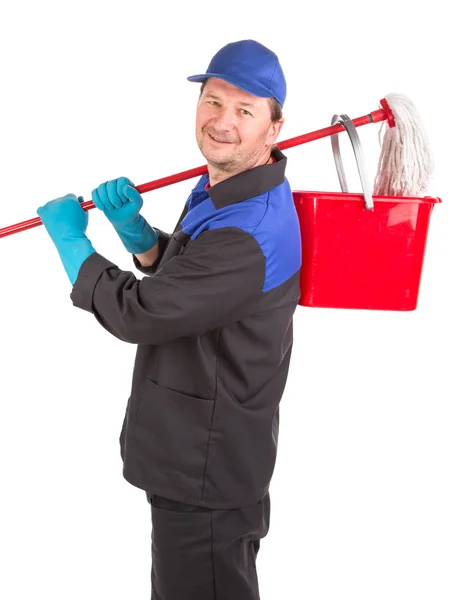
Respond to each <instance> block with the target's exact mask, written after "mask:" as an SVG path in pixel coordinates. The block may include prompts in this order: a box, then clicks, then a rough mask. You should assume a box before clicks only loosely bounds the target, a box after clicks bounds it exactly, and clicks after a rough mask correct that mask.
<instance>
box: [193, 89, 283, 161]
mask: <svg viewBox="0 0 474 600" xmlns="http://www.w3.org/2000/svg"><path fill="white" fill-rule="evenodd" d="M282 124H283V119H282V120H281V121H279V122H278V123H272V121H271V112H270V105H269V102H268V99H267V98H260V97H258V96H253V95H252V94H248V93H247V92H244V91H243V90H241V89H240V88H238V87H236V86H234V85H232V84H230V83H227V81H223V80H222V79H217V78H215V77H211V78H209V79H208V80H207V82H206V85H205V87H204V90H203V92H202V95H201V97H200V98H199V102H198V106H197V111H196V140H197V144H198V146H199V149H200V150H201V152H202V154H203V155H204V157H205V158H206V160H207V162H208V163H209V164H211V165H213V166H214V167H215V168H217V169H219V170H221V171H225V172H229V173H232V172H239V171H243V170H246V169H247V168H251V167H252V166H253V165H254V164H255V162H256V161H258V160H259V159H260V158H261V157H262V156H263V155H264V154H265V152H266V151H268V149H269V148H270V147H271V146H272V145H273V143H274V142H275V140H276V138H277V137H278V133H279V131H280V129H281V126H282Z"/></svg>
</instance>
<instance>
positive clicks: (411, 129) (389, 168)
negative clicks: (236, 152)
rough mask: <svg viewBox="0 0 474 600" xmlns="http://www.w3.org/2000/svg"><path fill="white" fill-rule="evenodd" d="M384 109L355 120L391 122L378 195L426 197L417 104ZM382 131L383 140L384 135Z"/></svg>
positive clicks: (145, 188)
mask: <svg viewBox="0 0 474 600" xmlns="http://www.w3.org/2000/svg"><path fill="white" fill-rule="evenodd" d="M380 104H381V106H382V108H381V109H378V110H375V111H373V112H371V113H369V114H367V115H364V116H363V117H358V118H356V119H354V120H353V121H352V123H353V125H354V127H360V126H361V125H367V124H369V123H378V122H380V121H387V123H386V124H382V129H383V127H384V125H385V127H386V130H385V133H384V139H383V143H381V146H382V149H381V154H380V158H379V164H378V169H377V175H376V181H375V189H374V194H375V195H381V196H387V195H393V196H397V195H398V196H410V195H411V196H418V195H420V194H423V193H424V192H425V190H426V188H427V186H428V183H429V180H430V178H431V175H432V172H433V168H434V163H433V158H432V155H431V151H430V147H429V144H428V141H427V136H426V132H425V129H424V126H423V124H422V122H421V119H420V116H419V114H418V111H417V110H416V108H415V106H414V105H413V103H412V102H411V101H410V100H409V99H408V98H407V97H406V96H404V95H402V94H388V95H387V96H386V98H383V99H382V100H380ZM382 129H381V130H380V132H379V141H380V134H381V131H382ZM342 131H344V127H343V125H341V124H340V123H337V124H335V125H332V126H331V127H325V128H324V129H320V130H317V131H313V132H311V133H307V134H304V135H300V136H297V137H294V138H291V139H289V140H285V141H283V142H281V143H277V144H276V145H277V146H278V148H279V149H280V150H285V149H286V148H291V147H292V146H297V145H299V144H304V143H306V142H310V141H313V140H316V139H320V138H323V137H328V136H331V135H335V134H337V133H340V132H342ZM205 173H207V166H206V165H204V166H201V167H196V168H194V169H190V170H188V171H183V172H181V173H177V174H175V175H170V176H167V177H162V178H161V179H157V180H155V181H151V182H149V183H144V184H141V185H138V186H136V189H137V190H138V192H140V193H141V194H142V193H145V192H149V191H151V190H155V189H158V188H161V187H165V186H168V185H171V184H173V183H177V182H179V181H184V180H186V179H191V178H193V177H197V176H200V175H203V174H205ZM82 208H83V209H84V210H90V209H92V208H95V206H94V203H93V202H92V201H86V202H83V203H82ZM40 225H42V221H41V219H40V218H39V217H35V218H34V219H29V220H27V221H22V222H21V223H17V224H16V225H10V226H8V227H4V228H2V229H0V238H1V237H5V236H8V235H12V234H14V233H18V232H20V231H25V230H27V229H31V228H33V227H38V226H40Z"/></svg>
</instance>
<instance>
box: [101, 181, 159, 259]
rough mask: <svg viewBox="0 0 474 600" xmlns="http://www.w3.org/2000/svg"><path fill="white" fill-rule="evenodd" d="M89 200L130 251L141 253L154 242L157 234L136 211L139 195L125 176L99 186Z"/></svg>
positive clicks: (139, 206) (140, 204) (139, 199)
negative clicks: (100, 211) (102, 213)
mask: <svg viewBox="0 0 474 600" xmlns="http://www.w3.org/2000/svg"><path fill="white" fill-rule="evenodd" d="M92 202H93V203H94V204H95V205H96V207H97V208H98V209H99V210H102V211H103V212H104V214H105V216H106V217H107V219H108V220H109V221H110V222H111V223H112V225H113V226H114V228H115V231H116V232H117V233H118V236H119V238H120V239H121V240H122V243H123V245H124V246H125V248H126V249H127V251H128V252H130V253H131V254H143V253H144V252H147V251H148V250H150V249H151V248H153V246H154V245H155V244H156V242H157V241H158V233H157V232H156V231H155V230H154V229H153V227H152V226H151V225H149V223H148V222H147V221H146V220H145V219H144V218H143V216H142V215H140V214H139V212H140V210H141V208H142V206H143V198H142V197H141V195H140V193H139V192H138V191H137V190H136V188H135V187H134V186H133V183H132V182H131V181H130V179H128V177H119V178H118V179H113V180H112V181H107V182H106V183H102V184H101V185H99V187H98V188H96V189H95V190H93V192H92Z"/></svg>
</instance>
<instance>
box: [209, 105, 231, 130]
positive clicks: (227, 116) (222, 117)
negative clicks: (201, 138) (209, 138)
mask: <svg viewBox="0 0 474 600" xmlns="http://www.w3.org/2000/svg"><path fill="white" fill-rule="evenodd" d="M213 125H214V127H215V129H216V130H217V131H231V130H232V129H233V128H234V125H235V113H234V111H233V110H232V109H231V108H223V107H221V108H220V109H219V110H218V111H217V114H216V115H214V119H213Z"/></svg>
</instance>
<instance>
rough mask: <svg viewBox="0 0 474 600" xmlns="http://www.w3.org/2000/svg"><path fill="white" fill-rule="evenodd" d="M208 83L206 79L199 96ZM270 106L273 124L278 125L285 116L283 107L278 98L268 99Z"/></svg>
mask: <svg viewBox="0 0 474 600" xmlns="http://www.w3.org/2000/svg"><path fill="white" fill-rule="evenodd" d="M206 83H207V79H205V80H204V81H203V82H202V83H201V89H200V90H199V96H201V95H202V92H203V90H204V87H205V86H206ZM268 104H269V105H270V118H271V120H272V123H276V122H277V121H279V120H280V119H281V118H282V116H283V109H282V106H281V104H280V103H279V102H278V100H277V99H276V98H273V97H272V98H268Z"/></svg>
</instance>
